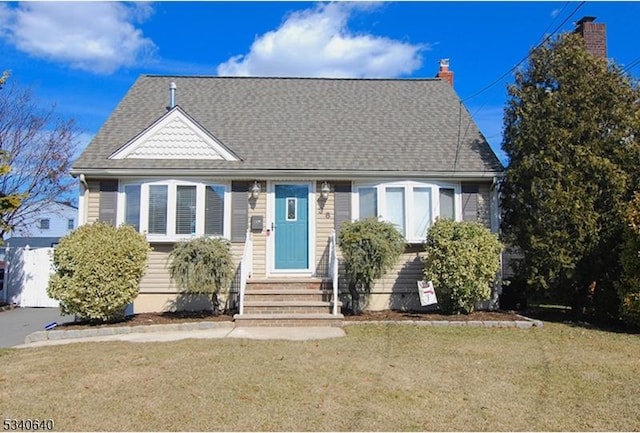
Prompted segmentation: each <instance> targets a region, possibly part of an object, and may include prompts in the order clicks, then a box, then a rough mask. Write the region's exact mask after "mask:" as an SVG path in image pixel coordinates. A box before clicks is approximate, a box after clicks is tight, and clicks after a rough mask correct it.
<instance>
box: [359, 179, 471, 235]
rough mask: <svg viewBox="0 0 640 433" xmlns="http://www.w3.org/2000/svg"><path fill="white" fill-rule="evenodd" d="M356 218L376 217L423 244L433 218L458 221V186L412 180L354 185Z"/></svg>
mask: <svg viewBox="0 0 640 433" xmlns="http://www.w3.org/2000/svg"><path fill="white" fill-rule="evenodd" d="M354 193H355V200H354V206H353V211H354V216H355V218H356V219H363V218H369V217H379V218H380V219H382V220H384V221H389V222H391V223H392V224H393V225H395V227H396V228H397V229H398V231H399V232H400V233H402V235H403V236H404V237H405V238H406V239H407V242H414V243H415V242H422V241H424V240H425V238H426V234H427V230H428V229H429V227H430V226H431V224H432V223H433V221H434V220H435V218H436V217H440V218H450V219H454V220H456V219H460V217H459V214H460V211H459V207H460V204H459V203H458V202H459V200H460V186H459V185H454V184H439V183H424V182H414V181H400V182H393V181H390V182H375V183H368V184H362V185H356V187H355V189H354Z"/></svg>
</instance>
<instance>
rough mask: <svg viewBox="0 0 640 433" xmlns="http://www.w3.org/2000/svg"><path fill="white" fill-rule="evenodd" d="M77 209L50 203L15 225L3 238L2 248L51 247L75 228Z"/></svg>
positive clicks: (64, 203)
mask: <svg viewBox="0 0 640 433" xmlns="http://www.w3.org/2000/svg"><path fill="white" fill-rule="evenodd" d="M77 223H78V208H77V206H74V205H72V204H71V203H67V202H52V203H49V204H47V205H45V206H43V207H42V208H41V209H40V210H39V211H38V212H34V213H33V214H32V215H30V216H29V217H28V218H25V219H24V221H22V222H20V223H18V224H16V226H15V228H14V230H13V231H11V232H10V233H9V234H8V235H6V236H5V239H4V247H24V246H26V245H29V246H30V247H31V248H40V247H52V246H54V245H55V244H57V243H58V241H59V240H60V238H61V237H63V236H65V235H67V234H68V233H69V232H71V230H73V229H74V228H76V226H77Z"/></svg>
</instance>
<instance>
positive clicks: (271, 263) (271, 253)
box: [266, 180, 316, 276]
mask: <svg viewBox="0 0 640 433" xmlns="http://www.w3.org/2000/svg"><path fill="white" fill-rule="evenodd" d="M276 185H304V186H307V187H308V188H309V196H308V199H307V205H308V206H309V217H308V225H309V242H308V244H309V245H308V248H309V251H308V252H307V254H308V258H309V267H308V268H307V269H275V252H276V248H275V239H276V237H275V233H270V234H269V236H267V257H266V262H267V276H268V275H271V274H274V275H295V276H301V275H304V276H312V275H314V273H315V268H316V254H315V251H316V213H315V205H316V182H315V181H290V180H270V181H267V217H266V228H267V229H268V230H271V227H272V224H273V225H275V221H276V212H275V203H276V193H275V186H276ZM276 230H277V227H276Z"/></svg>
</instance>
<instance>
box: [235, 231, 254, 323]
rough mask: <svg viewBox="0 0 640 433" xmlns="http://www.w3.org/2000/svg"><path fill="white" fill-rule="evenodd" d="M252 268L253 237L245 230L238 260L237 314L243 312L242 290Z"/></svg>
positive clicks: (245, 285)
mask: <svg viewBox="0 0 640 433" xmlns="http://www.w3.org/2000/svg"><path fill="white" fill-rule="evenodd" d="M252 268H253V239H252V237H251V232H249V231H247V237H246V239H245V241H244V252H243V253H242V260H241V261H240V299H239V306H238V314H239V315H242V314H244V291H245V289H246V287H247V279H249V277H250V276H251V271H252Z"/></svg>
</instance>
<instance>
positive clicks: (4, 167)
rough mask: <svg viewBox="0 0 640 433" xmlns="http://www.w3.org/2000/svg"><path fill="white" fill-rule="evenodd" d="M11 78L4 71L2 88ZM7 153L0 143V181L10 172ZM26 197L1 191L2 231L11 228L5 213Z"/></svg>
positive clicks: (14, 208) (0, 83) (0, 87)
mask: <svg viewBox="0 0 640 433" xmlns="http://www.w3.org/2000/svg"><path fill="white" fill-rule="evenodd" d="M8 78H9V72H7V71H4V72H3V73H2V75H1V76H0V90H2V87H3V86H4V83H5V82H6V81H7V79H8ZM8 159H9V158H8V156H7V153H6V152H5V151H4V150H3V149H2V146H1V143H0V182H2V179H3V178H4V177H5V176H7V175H8V174H9V172H10V171H11V166H10V165H9V163H8ZM23 199H24V196H23V194H6V193H4V191H0V231H3V230H9V229H10V226H8V225H7V224H6V223H5V221H6V220H5V218H4V216H5V215H9V214H11V213H13V212H15V211H16V210H17V209H18V208H19V207H20V204H21V203H22V200H23ZM0 245H2V237H1V236H0Z"/></svg>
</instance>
